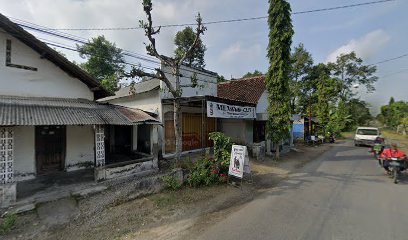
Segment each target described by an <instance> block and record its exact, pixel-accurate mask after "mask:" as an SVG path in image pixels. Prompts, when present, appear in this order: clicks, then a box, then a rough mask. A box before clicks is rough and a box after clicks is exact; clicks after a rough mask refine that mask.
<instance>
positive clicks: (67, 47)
mask: <svg viewBox="0 0 408 240" xmlns="http://www.w3.org/2000/svg"><path fill="white" fill-rule="evenodd" d="M43 42H44V43H45V44H47V45H50V46H53V47H57V48H62V49H65V50H69V51H75V52H79V50H78V49H76V48H73V47H69V46H67V45H65V46H64V45H60V44H59V43H56V42H47V41H43ZM118 63H123V64H126V65H129V66H133V67H138V68H143V69H147V70H151V71H156V68H155V67H151V66H146V65H142V64H137V63H130V62H127V61H123V62H122V61H119V62H118ZM161 71H163V72H164V73H167V74H170V75H173V73H171V72H167V71H164V70H163V69H162V70H161ZM182 71H187V72H193V73H196V72H194V71H191V70H189V69H182ZM181 77H183V76H182V75H181ZM197 80H198V81H200V82H207V83H210V81H208V80H206V79H200V78H197Z"/></svg>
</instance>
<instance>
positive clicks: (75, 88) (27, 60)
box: [0, 28, 94, 100]
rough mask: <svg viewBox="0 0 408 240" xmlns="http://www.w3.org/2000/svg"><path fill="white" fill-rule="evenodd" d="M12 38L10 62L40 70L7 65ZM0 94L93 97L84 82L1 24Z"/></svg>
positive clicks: (90, 98)
mask: <svg viewBox="0 0 408 240" xmlns="http://www.w3.org/2000/svg"><path fill="white" fill-rule="evenodd" d="M7 39H10V40H11V63H13V64H19V65H24V66H30V67H36V68H38V71H31V70H25V69H21V68H15V67H7V66H6V65H5V64H4V63H5V61H6V40H7ZM0 63H1V64H0V86H1V88H0V95H9V96H10V95H12V96H28V97H58V98H84V99H89V100H93V99H94V98H93V92H91V91H90V90H89V88H88V86H86V85H85V84H84V83H83V82H81V81H80V80H79V79H77V78H73V77H71V76H69V75H68V74H67V73H65V72H64V71H63V70H61V69H60V68H59V67H57V66H56V65H55V64H54V63H52V62H50V61H49V60H47V59H42V58H41V56H40V55H39V54H38V53H37V52H35V51H34V50H32V49H31V48H29V47H28V46H26V45H25V44H23V43H22V42H20V41H19V40H17V39H16V38H14V37H12V36H11V35H9V34H7V33H4V31H3V30H2V29H1V28H0Z"/></svg>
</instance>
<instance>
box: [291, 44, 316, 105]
mask: <svg viewBox="0 0 408 240" xmlns="http://www.w3.org/2000/svg"><path fill="white" fill-rule="evenodd" d="M290 63H291V71H290V81H289V86H290V90H291V93H292V95H291V100H290V102H291V108H292V111H293V112H296V104H297V100H298V99H299V97H302V96H303V94H302V91H301V89H302V80H304V77H305V76H306V75H307V74H308V72H309V71H310V70H311V68H312V65H313V59H312V55H311V54H310V53H309V52H308V51H307V50H306V49H305V48H304V45H303V43H300V44H299V45H298V46H297V47H295V49H294V51H293V52H292V53H291V55H290Z"/></svg>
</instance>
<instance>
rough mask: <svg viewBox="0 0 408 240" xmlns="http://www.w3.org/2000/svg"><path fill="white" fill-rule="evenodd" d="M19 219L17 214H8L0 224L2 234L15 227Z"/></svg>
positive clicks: (0, 233)
mask: <svg viewBox="0 0 408 240" xmlns="http://www.w3.org/2000/svg"><path fill="white" fill-rule="evenodd" d="M16 221H17V215H15V214H7V215H6V216H5V217H4V219H3V220H2V221H1V224H0V235H4V234H6V233H8V232H10V231H11V229H13V227H14V225H15V224H16Z"/></svg>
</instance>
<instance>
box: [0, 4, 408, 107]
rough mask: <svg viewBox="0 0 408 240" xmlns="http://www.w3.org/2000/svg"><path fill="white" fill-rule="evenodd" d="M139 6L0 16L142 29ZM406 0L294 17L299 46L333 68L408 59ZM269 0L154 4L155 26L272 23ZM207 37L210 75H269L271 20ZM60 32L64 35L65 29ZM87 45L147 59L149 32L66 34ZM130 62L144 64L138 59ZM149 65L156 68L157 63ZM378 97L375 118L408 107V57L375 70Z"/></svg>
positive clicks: (43, 7)
mask: <svg viewBox="0 0 408 240" xmlns="http://www.w3.org/2000/svg"><path fill="white" fill-rule="evenodd" d="M369 1H374V0H290V1H289V2H290V4H291V7H292V11H293V12H300V11H306V10H313V9H321V8H328V7H336V6H343V5H350V4H358V3H363V2H369ZM141 2H142V1H141V0H120V1H118V0H116V1H114V0H36V1H33V0H15V1H9V0H0V13H2V14H3V15H6V16H7V17H12V18H14V19H19V20H24V21H28V22H30V23H35V24H38V25H41V26H46V27H48V28H57V29H61V28H106V27H136V26H138V25H139V20H140V19H145V15H144V12H143V9H142V4H141ZM407 9H408V1H407V0H395V1H392V2H386V3H379V4H374V5H369V6H361V7H355V8H349V9H340V10H335V11H326V12H317V13H308V14H295V15H292V20H293V25H294V31H295V35H294V37H293V46H296V45H298V44H299V43H303V44H304V46H305V48H306V49H307V50H308V51H309V52H310V53H311V54H312V56H313V59H314V62H315V63H316V64H317V63H320V62H325V63H326V62H330V61H334V60H335V59H336V57H337V56H338V55H339V54H341V53H347V52H350V51H355V52H356V53H357V55H358V56H359V57H361V58H362V59H363V60H364V62H365V63H367V64H373V63H377V62H380V61H383V60H386V59H390V58H394V57H398V56H401V55H403V54H406V53H408V44H407V43H408V31H407V30H408V27H407V23H408V14H407V13H406V10H407ZM267 11H268V1H266V0H264V1H260V0H205V1H203V0H153V13H152V15H153V23H154V25H166V24H181V23H194V21H195V16H196V15H197V13H198V12H200V14H201V16H202V17H203V20H204V22H206V21H217V20H227V19H237V18H250V17H260V16H267ZM206 27H207V31H206V32H205V35H204V36H203V42H204V44H205V45H206V46H207V52H206V54H205V62H206V69H208V70H211V71H214V72H217V73H219V74H220V75H223V76H225V77H226V78H227V79H229V78H239V77H241V76H242V75H243V74H245V73H246V72H252V71H254V70H255V69H257V70H260V71H262V72H266V71H267V68H268V59H267V58H266V48H267V44H268V32H269V30H268V25H267V20H266V19H260V20H253V21H241V22H235V23H222V24H209V25H207V26H206ZM182 29H183V28H182V27H171V28H162V30H161V33H160V35H159V36H157V44H156V45H157V47H158V50H159V52H160V53H162V54H164V55H172V54H173V52H174V44H173V39H174V35H175V34H176V32H177V31H180V30H182ZM61 31H62V30H61ZM62 32H65V33H69V34H72V35H75V36H79V37H81V38H84V39H90V38H92V37H96V36H98V35H104V36H105V37H106V38H107V39H108V40H109V41H112V42H114V43H115V44H116V46H117V47H120V48H122V49H124V50H128V51H131V52H135V53H137V54H140V55H143V56H145V55H146V50H145V46H144V44H143V43H144V42H147V39H146V37H145V36H144V32H143V30H140V29H133V30H123V31H102V30H98V31H62ZM32 33H33V34H34V35H36V36H37V37H40V38H41V40H44V39H46V40H47V41H53V42H56V43H59V44H60V43H61V44H65V45H68V46H75V43H74V42H71V41H65V40H62V39H59V38H55V37H52V36H49V35H43V34H39V33H36V32H32ZM61 51H62V52H63V53H64V54H65V55H66V56H67V57H68V58H69V59H70V60H75V61H79V62H80V61H83V60H82V59H81V58H80V57H79V56H78V54H77V53H76V52H72V51H68V50H63V49H61ZM126 60H127V61H128V62H132V63H138V62H139V60H138V59H135V58H127V59H126ZM141 64H142V65H143V66H148V67H155V66H156V65H155V64H154V63H152V62H141ZM377 68H378V71H377V76H378V77H379V81H378V82H377V83H376V89H377V90H376V91H375V92H374V93H370V94H367V93H366V92H365V89H364V88H363V87H359V88H356V92H357V93H358V96H359V97H360V98H361V99H363V100H365V101H367V102H369V103H370V104H371V105H372V107H371V111H372V112H373V113H378V107H379V106H380V105H384V104H387V102H388V100H389V98H390V97H391V96H394V98H395V99H396V100H404V101H408V94H407V93H408V57H403V58H400V59H398V60H395V61H389V62H386V63H383V64H379V65H377Z"/></svg>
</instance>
